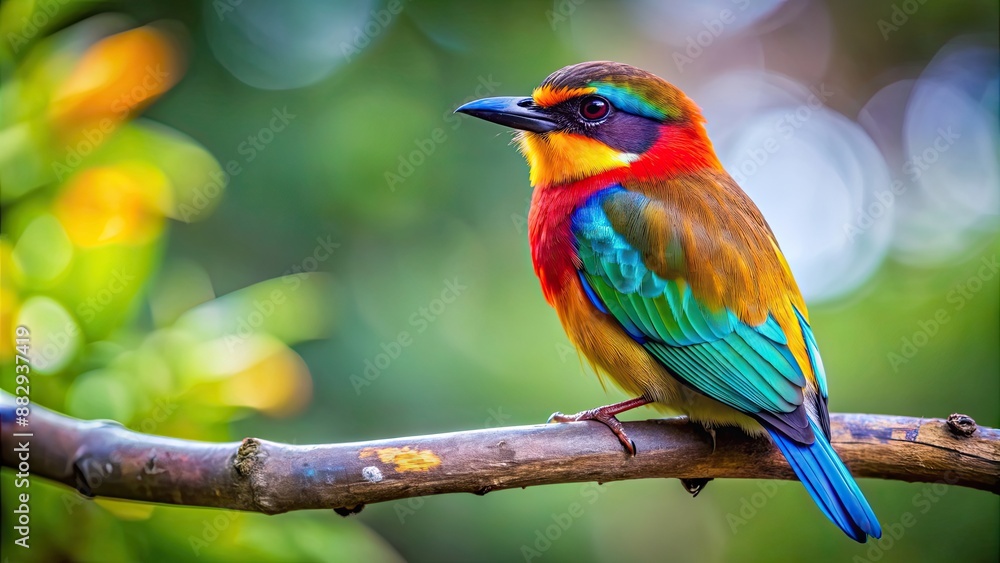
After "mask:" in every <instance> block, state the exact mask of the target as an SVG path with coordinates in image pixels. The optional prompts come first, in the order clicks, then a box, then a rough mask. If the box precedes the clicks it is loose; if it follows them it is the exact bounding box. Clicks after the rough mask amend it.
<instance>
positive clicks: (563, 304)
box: [553, 283, 764, 434]
mask: <svg viewBox="0 0 1000 563" xmlns="http://www.w3.org/2000/svg"><path fill="white" fill-rule="evenodd" d="M553 304H554V305H555V308H556V311H557V312H558V313H559V319H560V320H561V321H562V324H563V328H564V329H565V330H566V334H567V335H568V336H569V339H570V341H571V342H573V344H574V345H575V346H576V347H577V349H578V350H579V351H580V352H581V353H583V355H584V357H586V358H587V360H588V361H589V362H590V363H591V365H592V366H593V367H594V369H595V371H597V373H598V376H600V375H601V374H607V375H608V376H609V377H610V378H611V379H612V380H613V381H614V382H615V384H617V385H618V386H619V387H621V388H622V389H623V390H624V391H626V392H628V393H630V394H632V395H636V396H638V395H643V396H645V397H646V398H648V399H652V400H653V401H655V403H656V406H657V407H660V408H661V409H666V410H670V411H674V412H677V413H680V414H685V415H687V416H689V417H690V418H691V419H692V420H695V421H698V422H701V423H704V424H705V425H706V426H739V427H742V428H743V429H744V430H746V431H747V432H749V433H751V434H763V433H764V429H763V427H761V426H760V425H759V424H758V423H757V422H756V421H755V420H753V419H752V418H750V417H749V416H747V415H745V414H743V413H741V412H739V411H737V410H736V409H733V408H732V407H729V406H727V405H724V404H722V403H720V402H718V401H716V400H715V399H712V398H710V397H707V396H705V395H703V394H701V393H699V392H697V391H695V390H693V389H691V388H690V387H688V386H686V385H684V384H682V383H681V382H680V381H678V380H677V379H676V378H674V376H673V375H672V374H671V373H670V372H669V371H668V370H667V368H665V367H664V366H663V365H662V364H660V363H659V362H658V361H657V360H656V359H655V358H654V357H653V356H652V355H651V354H650V353H649V352H647V351H646V349H645V348H643V347H642V346H641V345H639V343H637V342H636V341H635V340H633V339H632V338H631V337H630V336H629V335H628V334H627V333H626V332H625V331H624V330H623V329H622V328H621V325H619V324H618V321H616V320H615V319H614V318H613V317H611V315H608V314H606V313H602V312H600V311H599V310H597V308H596V307H594V305H593V304H592V303H591V302H590V300H589V299H588V298H587V296H586V294H585V293H584V292H583V289H582V287H580V285H579V283H576V284H573V283H570V284H567V285H566V286H564V289H563V291H562V292H561V293H560V295H558V296H557V297H556V299H554V303H553Z"/></svg>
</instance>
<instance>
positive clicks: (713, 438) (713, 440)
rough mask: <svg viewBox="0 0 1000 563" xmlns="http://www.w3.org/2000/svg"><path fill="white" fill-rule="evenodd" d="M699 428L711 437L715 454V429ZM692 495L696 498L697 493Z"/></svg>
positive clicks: (703, 426) (704, 426)
mask: <svg viewBox="0 0 1000 563" xmlns="http://www.w3.org/2000/svg"><path fill="white" fill-rule="evenodd" d="M701 426H702V428H704V429H705V432H708V435H709V436H711V437H712V453H713V454H714V453H715V428H712V427H711V426H708V425H706V424H702V425H701ZM704 486H705V485H702V487H704ZM694 495H695V496H697V495H698V493H694Z"/></svg>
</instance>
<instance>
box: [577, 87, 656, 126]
mask: <svg viewBox="0 0 1000 563" xmlns="http://www.w3.org/2000/svg"><path fill="white" fill-rule="evenodd" d="M589 86H590V87H591V88H595V89H596V90H597V92H596V93H597V94H598V95H599V96H604V97H605V98H607V99H608V101H610V102H611V105H613V106H615V108H617V109H619V110H621V111H624V112H626V113H631V114H633V115H640V116H642V117H648V118H649V119H655V120H657V121H663V118H665V117H666V116H667V115H666V112H664V111H663V110H662V109H660V108H658V107H656V106H654V105H653V104H651V103H649V102H647V101H646V100H645V98H643V97H642V95H640V94H639V93H638V92H633V91H632V90H631V89H629V88H628V87H627V86H618V85H616V84H608V83H607V82H591V83H590V84H589Z"/></svg>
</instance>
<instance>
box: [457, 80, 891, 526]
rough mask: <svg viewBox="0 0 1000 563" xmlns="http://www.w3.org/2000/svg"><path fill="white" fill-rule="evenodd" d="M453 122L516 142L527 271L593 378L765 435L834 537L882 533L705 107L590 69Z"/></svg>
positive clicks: (813, 352) (785, 271) (784, 268)
mask: <svg viewBox="0 0 1000 563" xmlns="http://www.w3.org/2000/svg"><path fill="white" fill-rule="evenodd" d="M456 111H458V112H461V113H465V114H469V115H472V116H475V117H478V118H481V119H485V120H487V121H492V122H494V123H498V124H500V125H505V126H508V127H513V128H515V129H517V130H518V131H519V132H518V134H517V137H516V141H517V143H518V144H519V146H520V150H521V152H522V153H523V154H524V156H525V157H526V158H527V161H528V164H529V166H530V168H531V172H530V180H531V185H532V186H533V187H534V192H533V195H532V201H531V212H530V215H529V219H528V222H529V237H530V243H531V256H532V260H533V263H534V267H535V272H536V273H537V275H538V278H539V280H540V281H541V285H542V291H543V292H544V293H545V298H546V299H547V300H548V302H549V303H550V304H551V305H552V306H553V307H554V308H555V309H556V312H557V313H558V314H559V318H560V320H561V321H562V324H563V327H564V328H565V330H566V332H567V333H568V335H569V338H570V340H571V341H572V342H573V343H574V344H575V345H576V346H577V347H578V348H579V349H580V350H581V351H582V352H583V355H584V356H585V357H586V358H587V359H588V360H589V361H590V362H591V363H592V364H593V365H594V367H595V369H596V370H597V371H598V373H606V374H608V375H609V376H610V377H611V378H612V379H613V380H614V381H615V382H616V383H617V384H618V385H620V386H621V387H622V388H623V389H625V390H626V391H628V392H629V393H632V394H634V395H637V398H635V399H632V400H629V401H625V402H622V403H618V404H615V405H608V406H604V407H599V408H596V409H592V410H589V411H584V412H581V413H578V414H576V415H563V414H561V413H556V414H554V415H553V416H552V419H551V420H555V421H560V422H567V421H578V420H597V421H600V422H602V423H604V424H606V425H607V426H608V427H609V428H611V430H612V431H614V432H615V434H616V435H617V436H618V438H619V439H620V440H621V441H622V444H623V445H624V446H625V448H626V449H627V450H628V451H629V452H630V453H633V454H634V453H635V445H634V444H633V443H632V441H631V440H630V439H629V438H628V437H627V436H626V434H625V431H624V429H623V428H622V425H621V423H620V422H619V421H618V419H617V418H616V417H615V416H616V415H617V414H619V413H621V412H624V411H626V410H629V409H632V408H635V407H639V406H642V405H645V404H648V403H654V404H656V405H658V406H663V407H668V408H671V409H674V410H677V411H680V412H683V413H685V414H687V415H688V416H689V417H690V418H691V420H693V421H697V422H700V423H701V424H703V425H705V427H706V428H708V429H710V428H712V427H715V426H720V425H734V426H739V427H741V428H742V429H743V430H745V431H746V432H747V433H749V434H765V433H766V434H768V435H770V436H771V438H772V439H773V441H774V443H775V444H776V445H777V446H778V448H779V449H780V450H781V452H782V453H783V454H784V456H785V458H786V459H787V460H788V463H789V464H790V465H791V467H792V469H793V470H794V471H795V473H796V475H798V476H799V479H801V481H802V482H803V484H804V485H805V487H806V489H807V490H808V491H809V494H810V495H812V498H813V499H814V500H815V501H816V504H817V505H819V507H820V509H821V510H822V511H823V513H824V514H826V516H827V517H828V518H830V520H832V521H833V522H834V523H835V524H836V525H837V526H839V527H840V529H842V530H843V531H844V532H845V533H846V534H847V535H848V536H850V537H851V538H852V539H854V540H856V541H858V542H864V541H866V540H867V536H872V537H875V538H878V537H880V536H881V534H882V531H881V527H880V526H879V523H878V520H877V519H876V517H875V514H874V513H873V512H872V509H871V507H870V506H869V505H868V501H867V500H866V499H865V497H864V495H863V494H862V493H861V491H860V489H859V488H858V485H857V483H856V482H855V481H854V478H853V477H852V476H851V474H850V472H849V471H848V470H847V467H845V466H844V463H843V462H842V461H841V460H840V458H839V457H838V456H837V453H836V452H835V451H834V450H833V447H832V446H831V445H830V441H829V440H830V417H829V411H828V409H827V383H826V374H825V373H824V370H823V362H822V360H821V359H820V355H819V349H818V348H817V345H816V339H815V338H814V337H813V332H812V329H811V328H810V326H809V313H808V312H807V311H806V305H805V302H804V301H803V299H802V295H801V293H800V292H799V288H798V286H797V284H796V283H795V279H794V278H793V277H792V272H791V270H790V269H789V267H788V264H787V262H786V261H785V258H784V257H783V256H782V254H781V250H780V249H779V247H778V243H777V241H776V240H775V237H774V234H773V233H772V232H771V229H770V227H768V225H767V222H766V221H765V220H764V217H763V216H762V215H761V213H760V211H759V210H758V209H757V207H756V206H755V205H754V203H753V202H752V201H751V200H750V198H749V197H748V196H747V195H746V194H745V193H743V191H742V190H741V189H740V187H739V186H738V185H737V184H736V182H735V181H733V179H732V177H730V176H729V174H727V173H726V171H725V170H724V169H723V168H722V165H721V164H720V163H719V160H718V158H717V157H716V155H715V151H714V149H713V147H712V143H711V141H710V140H709V139H708V136H707V134H706V132H705V128H704V118H703V117H702V115H701V111H700V110H699V109H698V107H697V106H696V105H695V104H694V103H693V102H692V101H691V100H690V99H689V98H688V97H687V96H686V95H685V94H684V92H682V91H681V90H680V89H678V88H676V87H675V86H673V85H671V84H669V83H668V82H666V81H665V80H663V79H661V78H659V77H657V76H655V75H653V74H650V73H648V72H645V71H643V70H640V69H638V68H635V67H632V66H628V65H624V64H619V63H614V62H588V63H581V64H576V65H572V66H568V67H565V68H563V69H561V70H558V71H556V72H555V73H553V74H552V75H550V76H549V77H548V78H547V79H545V81H544V82H543V83H542V84H541V86H539V87H538V88H536V89H535V90H534V92H533V93H532V95H531V96H530V97H502V98H485V99H481V100H477V101H474V102H470V103H467V104H465V105H463V106H462V107H460V108H458V109H457V110H456Z"/></svg>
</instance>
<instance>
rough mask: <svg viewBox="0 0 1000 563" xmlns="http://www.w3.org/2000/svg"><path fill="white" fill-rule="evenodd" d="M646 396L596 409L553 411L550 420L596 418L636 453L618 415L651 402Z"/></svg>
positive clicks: (566, 420) (565, 420)
mask: <svg viewBox="0 0 1000 563" xmlns="http://www.w3.org/2000/svg"><path fill="white" fill-rule="evenodd" d="M650 402H651V401H649V400H648V399H646V398H645V397H636V398H635V399H629V400H628V401H623V402H621V403H615V404H613V405H605V406H603V407H597V408H596V409H590V410H586V411H582V412H578V413H576V414H563V413H561V412H556V413H552V416H550V417H549V420H548V422H582V421H584V420H596V421H597V422H600V423H601V424H603V425H605V426H607V427H608V428H610V429H611V431H612V432H614V433H615V436H618V441H620V442H621V443H622V446H624V447H625V451H626V452H628V454H629V455H633V456H634V455H635V442H633V441H632V440H631V438H629V437H628V434H626V433H625V427H624V426H622V423H621V421H620V420H618V418H617V417H616V415H618V414H620V413H623V412H625V411H627V410H631V409H634V408H636V407H641V406H643V405H645V404H648V403H650Z"/></svg>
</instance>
